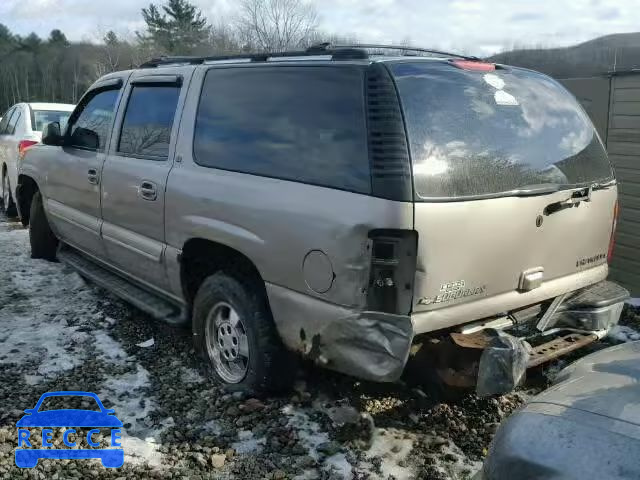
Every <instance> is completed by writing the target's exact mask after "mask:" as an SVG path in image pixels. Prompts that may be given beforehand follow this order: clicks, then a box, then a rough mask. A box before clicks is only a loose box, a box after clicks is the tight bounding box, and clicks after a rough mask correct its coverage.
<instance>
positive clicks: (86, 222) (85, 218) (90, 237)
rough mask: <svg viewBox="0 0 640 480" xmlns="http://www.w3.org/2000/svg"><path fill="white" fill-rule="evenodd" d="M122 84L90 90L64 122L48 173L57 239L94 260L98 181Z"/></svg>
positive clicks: (98, 222)
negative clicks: (53, 161)
mask: <svg viewBox="0 0 640 480" xmlns="http://www.w3.org/2000/svg"><path fill="white" fill-rule="evenodd" d="M121 84H122V81H119V82H109V83H108V84H106V85H103V86H101V87H98V88H95V89H92V90H91V91H89V92H88V93H87V94H86V95H85V96H84V97H83V99H82V101H81V102H80V104H79V105H78V107H76V110H75V111H74V112H73V114H72V115H71V117H70V119H69V123H68V126H67V131H66V135H65V140H64V145H63V146H62V147H55V148H58V149H59V152H58V153H57V156H56V167H55V168H51V169H48V174H47V186H46V191H45V197H46V203H47V212H48V213H49V215H50V217H51V221H52V223H53V227H54V229H55V231H56V233H57V234H58V236H59V237H61V238H62V240H64V241H65V242H66V243H69V244H70V245H73V246H74V247H76V248H78V249H80V250H82V251H84V252H86V253H88V254H90V255H94V256H97V257H100V258H104V256H105V255H104V249H103V247H102V240H101V239H100V225H101V223H102V221H101V218H100V180H101V173H102V164H103V162H104V159H105V149H106V145H107V144H108V137H109V132H110V130H111V126H112V124H113V116H114V112H115V110H116V106H117V102H118V98H119V95H120V90H121V88H120V86H121Z"/></svg>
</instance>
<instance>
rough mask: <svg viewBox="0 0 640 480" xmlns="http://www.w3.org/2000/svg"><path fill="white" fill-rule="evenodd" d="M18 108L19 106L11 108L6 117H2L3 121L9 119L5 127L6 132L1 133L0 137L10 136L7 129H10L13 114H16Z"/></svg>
mask: <svg viewBox="0 0 640 480" xmlns="http://www.w3.org/2000/svg"><path fill="white" fill-rule="evenodd" d="M17 108H18V107H17V106H15V105H14V106H13V107H11V108H9V110H7V113H6V114H5V116H4V117H2V119H3V120H4V119H5V117H7V123H5V125H4V130H2V131H0V135H9V134H8V133H7V128H9V123H10V122H11V117H13V114H14V113H16V109H17Z"/></svg>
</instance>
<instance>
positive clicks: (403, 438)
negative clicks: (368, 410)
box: [362, 428, 416, 480]
mask: <svg viewBox="0 0 640 480" xmlns="http://www.w3.org/2000/svg"><path fill="white" fill-rule="evenodd" d="M415 441H416V436H415V435H414V434H409V433H407V432H405V431H402V430H397V429H394V428H388V429H387V428H377V429H376V430H375V432H374V434H373V443H372V444H371V448H370V449H369V450H368V451H367V453H366V456H367V457H368V458H369V460H371V461H372V460H374V459H380V460H381V461H382V462H381V464H380V470H381V472H382V478H389V477H393V478H395V479H397V480H406V479H413V478H415V472H414V471H413V469H412V468H410V467H408V466H403V465H401V464H404V462H406V460H407V458H408V457H409V454H410V453H411V450H413V444H414V443H415ZM362 466H363V467H364V469H365V470H369V473H370V475H373V476H374V477H375V474H374V472H373V471H372V468H373V465H372V464H368V463H364V464H363V465H362Z"/></svg>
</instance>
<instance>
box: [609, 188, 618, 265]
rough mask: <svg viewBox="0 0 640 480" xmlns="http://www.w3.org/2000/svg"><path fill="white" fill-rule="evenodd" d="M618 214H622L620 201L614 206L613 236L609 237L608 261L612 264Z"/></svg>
mask: <svg viewBox="0 0 640 480" xmlns="http://www.w3.org/2000/svg"><path fill="white" fill-rule="evenodd" d="M618 215H620V207H619V205H618V201H617V200H616V204H615V206H614V207H613V223H612V225H611V238H610V239H609V251H608V252H607V263H609V264H611V260H613V248H614V247H615V244H616V227H617V226H618Z"/></svg>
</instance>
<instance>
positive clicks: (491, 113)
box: [391, 62, 613, 198]
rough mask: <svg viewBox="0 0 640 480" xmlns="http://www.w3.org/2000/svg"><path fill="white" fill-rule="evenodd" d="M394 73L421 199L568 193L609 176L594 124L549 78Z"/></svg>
mask: <svg viewBox="0 0 640 480" xmlns="http://www.w3.org/2000/svg"><path fill="white" fill-rule="evenodd" d="M391 70H392V72H393V74H394V76H395V78H396V82H397V86H398V91H399V94H400V98H401V101H402V107H403V109H404V114H405V121H406V125H407V134H408V137H409V142H410V146H411V157H412V162H413V174H414V184H415V190H416V194H417V196H418V197H420V198H434V197H435V198H443V197H448V198H451V197H468V196H484V195H492V194H500V193H506V192H509V191H512V190H517V189H520V188H522V187H531V186H534V185H539V184H552V185H562V186H567V187H568V186H573V185H576V184H583V183H587V182H595V181H601V180H607V179H610V178H612V176H613V172H612V170H611V166H610V164H609V160H608V158H607V155H606V152H605V150H604V147H603V145H602V142H601V141H600V139H599V137H598V135H597V134H596V131H595V129H594V127H593V125H592V123H591V121H590V120H589V118H588V117H587V115H586V114H585V113H584V111H583V110H582V108H581V107H580V106H579V105H578V103H577V101H576V100H575V99H574V98H573V97H572V96H571V95H570V94H569V93H567V91H566V90H564V88H563V87H561V86H560V85H559V84H558V83H556V82H555V81H554V80H552V79H551V78H549V77H546V76H544V75H542V74H538V73H535V72H530V71H525V70H520V69H501V68H499V69H497V70H495V71H492V72H478V71H469V70H463V69H461V68H457V67H455V66H453V65H451V64H449V63H444V62H402V63H395V64H392V65H391Z"/></svg>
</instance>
